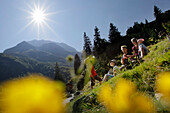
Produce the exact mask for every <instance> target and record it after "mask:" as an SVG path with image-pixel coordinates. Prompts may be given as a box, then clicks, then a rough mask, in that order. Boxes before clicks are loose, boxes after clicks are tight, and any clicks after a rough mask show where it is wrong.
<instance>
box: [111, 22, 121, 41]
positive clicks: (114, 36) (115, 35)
mask: <svg viewBox="0 0 170 113" xmlns="http://www.w3.org/2000/svg"><path fill="white" fill-rule="evenodd" d="M119 37H121V36H120V32H119V31H118V29H117V28H116V26H114V25H113V24H112V23H110V31H109V42H111V43H114V41H117V40H118V38H119Z"/></svg>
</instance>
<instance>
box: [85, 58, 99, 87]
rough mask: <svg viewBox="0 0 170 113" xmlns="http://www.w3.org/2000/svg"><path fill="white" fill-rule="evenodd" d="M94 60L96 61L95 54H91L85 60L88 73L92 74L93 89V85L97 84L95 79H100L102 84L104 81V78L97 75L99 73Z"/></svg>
mask: <svg viewBox="0 0 170 113" xmlns="http://www.w3.org/2000/svg"><path fill="white" fill-rule="evenodd" d="M94 62H95V57H94V56H90V57H88V58H87V59H86V60H85V64H86V66H87V68H86V73H87V74H89V76H90V81H91V89H93V86H94V85H95V80H98V81H99V83H100V85H101V82H102V79H101V78H100V77H99V76H98V75H97V73H96V71H95V69H94V66H93V64H94Z"/></svg>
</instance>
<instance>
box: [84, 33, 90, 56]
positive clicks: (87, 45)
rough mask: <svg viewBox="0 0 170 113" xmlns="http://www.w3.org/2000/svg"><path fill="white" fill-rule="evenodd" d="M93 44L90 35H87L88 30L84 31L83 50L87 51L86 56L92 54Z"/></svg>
mask: <svg viewBox="0 0 170 113" xmlns="http://www.w3.org/2000/svg"><path fill="white" fill-rule="evenodd" d="M91 49H92V44H91V41H90V39H89V37H88V36H87V35H86V32H84V46H83V50H84V51H85V52H86V56H89V55H91V54H92V50H91Z"/></svg>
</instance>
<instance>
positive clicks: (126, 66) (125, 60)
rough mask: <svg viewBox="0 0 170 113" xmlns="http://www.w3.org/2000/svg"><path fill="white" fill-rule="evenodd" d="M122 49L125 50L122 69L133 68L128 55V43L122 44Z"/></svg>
mask: <svg viewBox="0 0 170 113" xmlns="http://www.w3.org/2000/svg"><path fill="white" fill-rule="evenodd" d="M121 50H122V52H123V56H122V57H121V63H122V65H121V67H120V70H122V69H124V68H126V69H131V66H130V63H129V61H128V58H129V56H130V55H128V51H127V46H126V45H122V46H121Z"/></svg>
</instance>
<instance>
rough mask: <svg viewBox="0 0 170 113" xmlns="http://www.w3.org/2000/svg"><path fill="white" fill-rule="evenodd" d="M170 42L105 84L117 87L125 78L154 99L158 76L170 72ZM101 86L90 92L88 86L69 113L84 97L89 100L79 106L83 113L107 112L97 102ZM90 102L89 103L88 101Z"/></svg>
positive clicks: (157, 45) (155, 47)
mask: <svg viewBox="0 0 170 113" xmlns="http://www.w3.org/2000/svg"><path fill="white" fill-rule="evenodd" d="M169 49H170V42H168V41H167V40H163V41H161V42H159V43H157V44H155V45H153V46H151V48H150V53H149V54H148V55H147V56H146V57H145V58H144V60H145V61H144V62H143V63H142V64H141V65H139V66H137V67H135V68H134V69H132V70H128V71H125V72H121V73H120V74H119V75H118V76H116V77H114V78H112V79H111V80H109V81H108V82H106V83H105V84H111V85H113V86H114V85H115V84H116V81H117V80H118V79H119V78H121V77H123V78H126V79H129V80H131V81H133V82H134V83H136V85H137V86H138V90H139V91H142V92H146V93H148V94H150V95H151V96H153V97H154V83H155V79H156V75H158V74H159V73H161V72H165V71H170V65H169V64H170V51H169ZM100 87H101V86H97V87H96V88H95V89H93V90H92V91H90V89H89V88H88V86H86V87H85V88H84V89H85V90H84V92H85V93H84V94H83V95H81V96H79V97H77V98H76V99H74V100H73V101H72V102H70V103H69V105H68V107H69V108H68V109H69V112H72V110H73V109H72V108H73V105H74V103H75V102H76V101H77V100H78V99H80V98H81V97H83V96H86V97H88V98H90V99H88V98H86V99H84V100H82V101H81V102H79V105H78V106H77V107H78V109H79V110H81V111H83V112H88V113H89V112H90V113H91V112H92V113H95V112H103V113H105V112H107V111H106V109H105V108H104V107H103V106H102V105H100V104H99V103H98V102H97V100H96V94H97V93H98V91H99V89H100ZM87 100H88V101H87ZM158 108H160V109H158V110H159V111H160V110H162V108H161V107H159V106H158Z"/></svg>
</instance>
